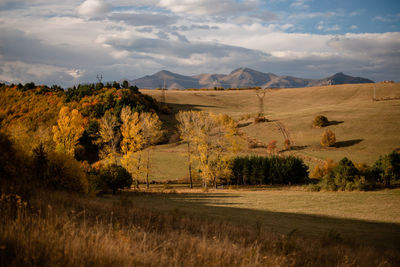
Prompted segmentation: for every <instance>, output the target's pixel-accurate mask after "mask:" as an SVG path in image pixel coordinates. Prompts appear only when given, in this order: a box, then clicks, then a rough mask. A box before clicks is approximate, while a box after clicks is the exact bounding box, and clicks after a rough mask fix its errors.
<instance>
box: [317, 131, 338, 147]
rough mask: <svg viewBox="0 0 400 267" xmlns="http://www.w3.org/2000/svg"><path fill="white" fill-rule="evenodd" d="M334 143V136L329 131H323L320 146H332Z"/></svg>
mask: <svg viewBox="0 0 400 267" xmlns="http://www.w3.org/2000/svg"><path fill="white" fill-rule="evenodd" d="M335 143H336V135H335V134H334V133H333V132H332V131H331V130H329V129H327V130H325V131H324V132H323V134H322V137H321V145H323V146H334V145H335Z"/></svg>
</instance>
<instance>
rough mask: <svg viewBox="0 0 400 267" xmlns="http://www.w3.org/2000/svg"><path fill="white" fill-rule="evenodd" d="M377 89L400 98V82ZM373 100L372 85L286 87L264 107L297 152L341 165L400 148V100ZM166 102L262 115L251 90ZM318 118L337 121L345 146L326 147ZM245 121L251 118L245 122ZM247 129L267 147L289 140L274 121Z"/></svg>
mask: <svg viewBox="0 0 400 267" xmlns="http://www.w3.org/2000/svg"><path fill="white" fill-rule="evenodd" d="M375 86H376V88H377V97H378V98H381V97H400V84H399V83H396V84H383V83H379V84H376V85H375ZM142 92H143V93H145V94H149V95H151V96H153V97H155V98H156V99H159V98H160V96H161V92H160V91H155V90H153V91H152V90H143V91H142ZM372 96H373V85H372V84H356V85H336V86H324V87H311V88H296V89H280V90H273V91H269V92H268V93H267V94H266V96H265V99H264V106H265V113H266V116H267V118H268V119H270V120H279V121H281V122H283V123H284V124H285V126H286V127H287V128H288V130H289V132H290V135H291V139H292V141H293V145H295V146H298V147H299V150H298V151H297V152H296V153H301V154H303V155H309V156H312V157H316V158H319V159H327V158H331V159H333V160H336V161H338V160H340V159H341V158H343V157H344V156H347V157H349V158H351V159H352V160H354V161H356V162H360V163H367V164H372V163H373V162H374V161H375V160H376V159H377V158H378V156H379V155H382V154H385V153H389V152H390V151H392V150H394V149H398V148H400V137H399V135H398V133H399V132H400V123H399V121H400V100H390V101H379V102H373V101H372ZM166 102H167V103H169V104H171V105H172V106H173V107H174V110H175V111H176V110H180V109H195V110H206V111H212V112H216V113H226V114H228V115H230V116H232V117H233V118H234V119H239V118H240V117H241V116H243V115H246V114H256V113H257V112H258V99H257V96H256V94H255V93H254V91H250V90H249V91H248V90H246V91H168V92H167V94H166ZM317 115H325V116H327V117H328V119H329V120H330V121H336V122H337V124H336V125H331V126H329V127H328V128H330V129H331V130H332V131H333V132H335V134H336V139H337V142H338V146H339V147H337V148H329V149H325V148H321V147H320V145H319V141H320V137H321V135H322V132H323V131H324V129H316V128H313V127H312V126H311V125H312V121H313V119H314V117H315V116H317ZM172 122H173V121H172V120H171V119H169V123H172ZM245 122H251V120H248V121H242V123H245ZM245 125H246V124H245ZM241 130H242V131H243V132H245V133H247V134H248V135H249V136H251V137H253V138H256V139H258V140H260V141H263V142H264V143H268V142H269V141H271V140H277V141H278V147H281V148H282V147H283V141H284V140H283V137H282V136H281V134H280V133H279V131H278V130H277V129H276V127H275V125H274V123H263V124H257V125H255V124H253V123H251V124H250V125H247V126H245V127H242V128H241ZM250 153H255V151H253V152H251V151H250Z"/></svg>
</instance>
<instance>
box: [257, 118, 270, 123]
mask: <svg viewBox="0 0 400 267" xmlns="http://www.w3.org/2000/svg"><path fill="white" fill-rule="evenodd" d="M262 122H268V120H267V118H265V117H256V118H255V119H254V123H262Z"/></svg>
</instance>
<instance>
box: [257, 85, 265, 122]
mask: <svg viewBox="0 0 400 267" xmlns="http://www.w3.org/2000/svg"><path fill="white" fill-rule="evenodd" d="M266 92H267V91H266V89H257V90H256V95H257V98H258V116H259V117H262V116H264V97H265V94H266Z"/></svg>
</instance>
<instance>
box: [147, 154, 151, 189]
mask: <svg viewBox="0 0 400 267" xmlns="http://www.w3.org/2000/svg"><path fill="white" fill-rule="evenodd" d="M149 172H150V148H148V149H147V163H146V188H147V189H149V188H150V185H149Z"/></svg>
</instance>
